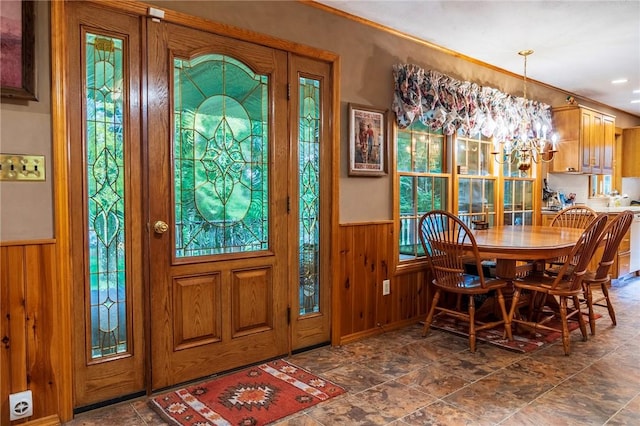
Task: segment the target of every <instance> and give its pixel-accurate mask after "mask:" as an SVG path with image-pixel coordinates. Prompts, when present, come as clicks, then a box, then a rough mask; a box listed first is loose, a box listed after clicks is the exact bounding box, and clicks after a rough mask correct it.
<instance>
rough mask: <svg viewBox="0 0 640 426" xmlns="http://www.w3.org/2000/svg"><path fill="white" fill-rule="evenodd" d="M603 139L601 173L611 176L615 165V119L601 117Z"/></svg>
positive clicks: (605, 116) (606, 116)
mask: <svg viewBox="0 0 640 426" xmlns="http://www.w3.org/2000/svg"><path fill="white" fill-rule="evenodd" d="M602 127H603V139H602V151H601V152H602V158H601V160H602V173H603V174H612V173H613V168H614V166H616V164H614V163H615V146H616V123H615V118H614V117H611V116H608V115H603V116H602Z"/></svg>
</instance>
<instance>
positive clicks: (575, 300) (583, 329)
mask: <svg viewBox="0 0 640 426" xmlns="http://www.w3.org/2000/svg"><path fill="white" fill-rule="evenodd" d="M573 307H574V308H575V310H576V311H578V312H577V315H578V324H579V325H580V332H581V333H582V341H583V342H586V341H587V339H588V338H587V324H586V323H585V322H584V317H583V316H582V312H581V311H580V299H579V298H578V296H573ZM594 322H595V320H594Z"/></svg>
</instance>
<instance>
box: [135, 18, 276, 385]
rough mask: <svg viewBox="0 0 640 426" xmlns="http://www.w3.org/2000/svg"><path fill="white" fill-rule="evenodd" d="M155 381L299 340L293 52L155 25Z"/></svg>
mask: <svg viewBox="0 0 640 426" xmlns="http://www.w3.org/2000/svg"><path fill="white" fill-rule="evenodd" d="M148 42H149V50H148V57H147V60H148V67H149V69H148V74H149V76H150V78H149V79H148V99H147V105H148V119H149V122H148V141H149V145H148V171H149V173H148V205H149V218H150V221H149V224H148V226H149V260H150V270H149V271H150V272H149V282H150V287H149V291H150V297H151V299H150V307H151V309H150V311H151V340H150V341H151V365H152V373H151V376H152V388H153V389H159V388H163V387H167V386H171V385H174V384H177V383H181V382H185V381H188V380H192V379H196V378H199V377H203V376H206V375H210V374H213V373H218V372H222V371H225V370H229V369H233V368H237V367H241V366H244V365H248V364H251V363H255V362H258V361H261V360H265V359H268V358H271V357H276V356H280V355H284V354H286V353H287V352H288V323H287V308H288V302H287V300H288V299H287V297H288V295H287V288H288V284H287V280H288V275H287V253H288V252H287V250H288V248H287V238H288V234H287V217H288V216H287V215H288V213H287V196H288V189H287V181H288V167H287V162H288V149H287V148H288V143H287V137H288V136H287V119H288V118H287V98H286V96H287V54H286V52H282V51H279V50H275V49H271V48H267V47H263V46H258V45H255V44H250V43H246V42H242V41H238V40H234V39H230V38H226V37H221V36H218V35H214V34H211V33H207V32H204V31H199V30H195V29H191V28H185V27H182V26H179V25H175V24H171V23H167V22H150V23H149V27H148Z"/></svg>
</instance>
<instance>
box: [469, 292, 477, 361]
mask: <svg viewBox="0 0 640 426" xmlns="http://www.w3.org/2000/svg"><path fill="white" fill-rule="evenodd" d="M469 349H470V350H471V353H473V352H475V351H476V302H475V301H474V300H473V295H470V296H469Z"/></svg>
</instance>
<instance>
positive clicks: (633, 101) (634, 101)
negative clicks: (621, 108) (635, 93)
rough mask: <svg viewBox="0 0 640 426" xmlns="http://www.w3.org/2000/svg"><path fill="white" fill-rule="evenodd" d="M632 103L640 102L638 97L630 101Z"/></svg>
mask: <svg viewBox="0 0 640 426" xmlns="http://www.w3.org/2000/svg"><path fill="white" fill-rule="evenodd" d="M631 103H632V104H640V99H634V100H632V101H631Z"/></svg>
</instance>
